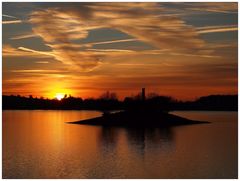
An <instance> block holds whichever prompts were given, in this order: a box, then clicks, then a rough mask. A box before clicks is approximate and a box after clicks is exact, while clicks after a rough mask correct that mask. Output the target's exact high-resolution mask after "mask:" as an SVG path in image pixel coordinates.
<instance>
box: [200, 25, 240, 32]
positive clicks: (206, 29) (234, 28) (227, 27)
mask: <svg viewBox="0 0 240 181" xmlns="http://www.w3.org/2000/svg"><path fill="white" fill-rule="evenodd" d="M197 30H198V33H199V34H206V33H218V32H219V33H220V32H229V31H237V30H238V27H237V26H236V25H225V26H206V27H200V28H197Z"/></svg>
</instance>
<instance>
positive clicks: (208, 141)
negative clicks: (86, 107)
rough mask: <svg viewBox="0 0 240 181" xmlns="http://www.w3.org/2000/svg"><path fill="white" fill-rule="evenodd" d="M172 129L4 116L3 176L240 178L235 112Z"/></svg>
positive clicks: (52, 114) (84, 114) (203, 116)
mask: <svg viewBox="0 0 240 181" xmlns="http://www.w3.org/2000/svg"><path fill="white" fill-rule="evenodd" d="M174 114H177V115H181V116H185V117H187V118H192V119H195V120H206V121H211V122H212V123H211V124H201V125H191V126H179V127H174V128H171V129H125V128H104V127H97V126H84V125H73V124H66V123H65V122H70V121H77V120H80V119H86V118H90V117H95V116H98V115H100V113H99V112H96V111H3V178H237V160H238V156H237V154H238V153H237V112H188V111H185V112H184V111H178V112H174Z"/></svg>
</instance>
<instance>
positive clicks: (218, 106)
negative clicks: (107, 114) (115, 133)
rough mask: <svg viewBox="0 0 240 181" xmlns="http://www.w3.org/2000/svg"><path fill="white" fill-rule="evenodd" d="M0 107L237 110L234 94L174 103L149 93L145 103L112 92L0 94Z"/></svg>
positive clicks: (137, 97) (105, 109) (236, 99)
mask: <svg viewBox="0 0 240 181" xmlns="http://www.w3.org/2000/svg"><path fill="white" fill-rule="evenodd" d="M2 108H3V110H6V109H20V110H21V109H29V110H32V109H43V110H48V109H53V110H54V109H60V110H100V111H107V110H126V109H137V108H144V109H158V110H162V111H171V110H216V111H217V110H219V111H224V110H225V111H237V110H238V95H209V96H204V97H200V98H198V99H196V100H194V101H181V100H176V99H174V98H172V97H170V96H161V95H158V94H156V93H150V94H148V96H147V97H146V99H145V100H142V97H141V94H138V95H134V96H130V97H125V99H124V100H119V99H118V97H117V94H116V93H114V92H108V91H107V92H105V93H103V94H102V95H101V96H99V97H98V98H87V99H82V98H80V97H72V96H71V95H65V96H64V98H63V99H61V100H57V99H48V98H43V97H40V98H37V97H33V96H31V95H29V96H28V97H25V96H20V95H3V96H2Z"/></svg>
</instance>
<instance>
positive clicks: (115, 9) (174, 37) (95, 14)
mask: <svg viewBox="0 0 240 181" xmlns="http://www.w3.org/2000/svg"><path fill="white" fill-rule="evenodd" d="M159 11H165V9H164V8H163V7H161V6H159V5H158V4H155V3H144V4H143V3H124V4H123V3H98V4H97V5H96V4H94V3H92V4H87V5H86V4H85V5H84V4H83V5H81V6H77V7H76V6H72V5H69V4H68V5H66V6H65V7H59V8H49V9H46V10H44V11H35V12H34V13H32V15H31V17H30V23H32V25H33V32H34V33H35V34H37V35H39V36H40V37H42V39H43V40H44V41H45V42H46V44H48V46H50V47H51V48H52V52H53V53H54V55H55V57H56V58H57V59H58V60H60V61H61V62H63V63H66V64H73V65H78V66H80V67H81V68H83V67H84V68H83V69H88V68H90V69H91V68H92V67H95V66H96V65H98V63H99V61H100V60H102V58H103V54H101V53H98V54H97V53H96V51H97V52H103V50H94V51H95V52H94V53H91V52H89V49H87V51H84V50H82V49H80V48H81V47H83V46H87V47H89V46H90V47H91V46H93V45H99V44H110V43H117V42H128V41H142V42H145V43H148V44H150V45H152V46H155V47H156V48H157V49H166V48H167V49H170V50H174V51H175V52H185V53H186V52H191V53H192V52H194V51H198V50H199V49H201V48H202V47H203V46H204V45H205V42H204V41H203V40H201V39H200V37H198V33H197V32H196V31H195V29H194V28H193V27H191V26H189V25H187V24H185V22H184V21H183V20H181V19H180V18H179V17H177V16H173V15H171V16H167V15H164V16H162V17H161V16H157V15H156V13H158V12H159ZM98 28H113V29H117V30H119V31H122V32H124V33H126V34H129V35H130V36H132V37H134V38H131V39H124V40H113V41H103V42H93V43H87V44H81V45H79V44H76V43H73V40H78V39H84V38H86V37H87V36H88V34H89V31H90V30H94V29H98ZM104 51H105V52H107V51H108V52H112V51H113V50H104ZM114 51H115V52H116V51H122V50H116V49H115V50H114ZM124 51H125V52H126V53H128V52H129V51H128V50H124ZM122 52H123V51H122ZM105 56H107V55H105Z"/></svg>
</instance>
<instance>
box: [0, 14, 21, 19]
mask: <svg viewBox="0 0 240 181" xmlns="http://www.w3.org/2000/svg"><path fill="white" fill-rule="evenodd" d="M2 16H3V17H7V18H14V19H18V18H17V17H15V16H11V15H7V14H3V15H2Z"/></svg>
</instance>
